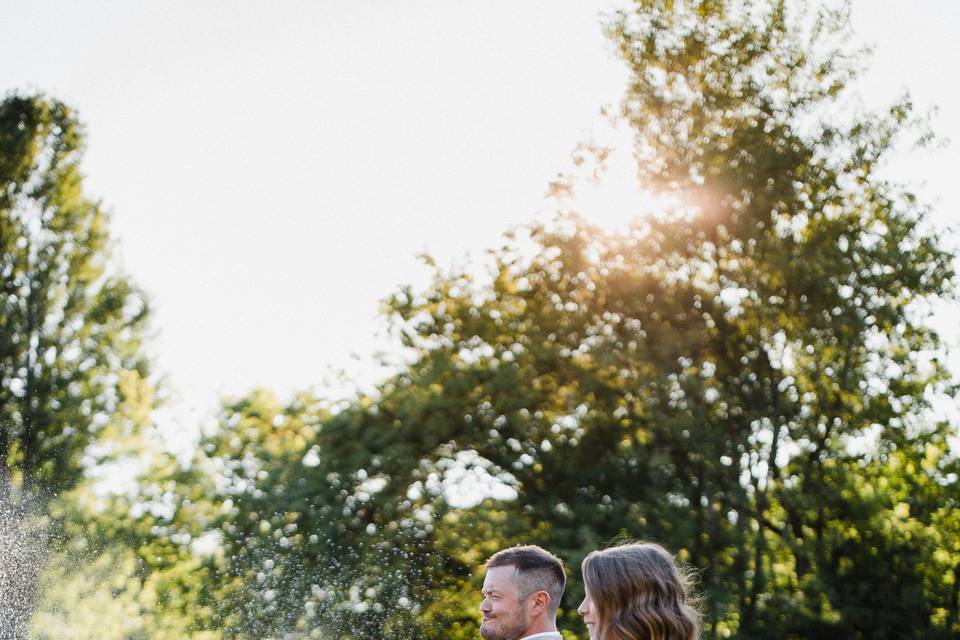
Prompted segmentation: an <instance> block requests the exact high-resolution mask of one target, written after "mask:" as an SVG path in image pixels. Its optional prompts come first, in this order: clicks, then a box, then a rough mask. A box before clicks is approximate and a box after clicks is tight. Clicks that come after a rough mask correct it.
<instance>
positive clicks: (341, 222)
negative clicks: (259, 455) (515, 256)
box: [0, 0, 960, 422]
mask: <svg viewBox="0 0 960 640" xmlns="http://www.w3.org/2000/svg"><path fill="white" fill-rule="evenodd" d="M609 6H610V5H609V4H608V3H607V2H588V1H578V2H547V1H544V0H524V1H523V2H516V1H515V0H513V1H503V0H493V1H491V0H485V1H483V2H479V1H476V2H466V1H450V0H430V1H426V0H424V1H417V2H403V3H401V2H388V1H386V0H382V1H374V0H369V1H362V0H356V1H351V2H333V1H321V0H309V1H308V0H284V1H283V2H272V3H267V2H253V1H237V0H231V1H229V2H227V1H225V0H223V1H221V0H209V1H204V2H196V1H185V0H169V1H167V2H162V3H158V2H146V1H130V2H109V1H107V0H88V1H85V2H67V1H66V0H60V1H52V0H5V2H4V3H3V5H2V7H0V23H2V24H4V25H5V26H6V28H5V29H4V31H5V33H4V36H3V38H0V90H3V91H9V90H20V91H42V92H45V93H47V94H49V95H51V96H54V97H57V98H59V99H61V100H63V101H65V102H67V103H68V104H70V105H72V106H73V107H74V108H75V109H76V110H77V111H78V113H79V115H80V118H81V119H82V121H83V122H84V123H85V125H86V132H87V154H86V157H85V160H84V163H83V168H84V172H85V174H86V187H87V191H88V193H89V194H91V195H93V196H94V197H96V198H98V199H100V200H101V201H102V202H103V204H104V206H105V207H106V208H107V209H108V210H109V211H111V212H112V229H113V233H114V235H115V237H116V238H117V246H116V250H115V251H116V255H117V257H118V259H119V262H120V264H121V265H122V268H123V269H124V270H125V271H126V272H128V273H129V274H130V275H131V276H132V278H133V279H134V280H135V281H136V282H137V283H138V284H139V285H140V286H141V287H142V288H143V289H145V290H146V291H147V293H148V294H149V297H150V300H151V302H152V306H153V311H154V313H153V326H154V336H153V339H152V347H151V348H152V351H153V353H154V356H155V362H156V368H157V370H158V372H161V373H163V374H165V376H166V387H167V388H168V389H169V390H170V393H171V400H170V402H171V407H173V408H175V410H176V411H175V414H176V418H175V420H176V421H179V422H190V421H193V420H200V419H201V418H202V417H203V416H205V415H206V414H208V413H209V412H210V411H212V410H213V409H214V408H215V407H216V406H217V403H218V400H219V398H221V397H223V396H231V395H237V394H242V393H244V392H246V391H248V390H250V389H252V388H254V387H261V386H262V387H267V388H270V389H273V390H275V391H276V392H278V393H279V394H281V395H285V394H289V393H291V392H293V391H295V390H301V389H306V388H310V387H314V388H315V389H317V390H318V391H321V392H323V391H324V390H325V389H329V388H338V389H340V391H341V392H342V391H343V383H342V381H337V379H336V376H335V372H337V371H343V372H345V375H346V378H347V379H348V380H353V381H356V382H357V383H359V384H360V385H362V386H367V385H370V384H372V383H373V382H374V381H375V380H376V379H377V377H378V376H380V375H382V373H383V372H382V370H380V369H378V367H377V366H376V365H375V364H374V362H375V358H374V357H373V353H374V352H375V351H377V350H382V349H387V350H389V349H390V346H391V344H392V343H390V341H389V339H388V338H387V337H386V336H385V335H384V330H383V329H384V324H383V321H382V318H381V317H380V316H379V314H378V308H379V301H380V300H382V299H383V298H384V297H386V296H387V295H389V294H390V293H391V292H392V291H394V290H395V289H396V288H397V287H398V286H399V285H400V284H402V283H413V284H414V285H422V284H424V283H425V282H426V279H427V277H428V275H429V272H428V271H427V270H426V269H425V268H424V267H423V265H422V264H421V262H420V261H419V260H418V258H417V256H418V254H420V253H422V252H424V251H426V252H429V253H430V254H431V255H433V256H434V257H435V258H436V259H437V261H438V262H439V263H440V264H449V263H451V262H452V261H463V260H471V259H477V258H481V257H482V255H483V252H484V249H486V248H489V247H493V246H495V245H496V244H497V243H498V242H499V240H500V236H501V234H502V233H503V232H504V231H507V230H508V229H509V228H511V227H512V226H514V225H518V224H523V223H525V222H527V221H530V220H531V219H533V218H534V217H543V216H547V215H549V214H550V212H551V211H552V209H553V208H554V207H555V205H554V204H553V203H552V202H550V201H548V200H547V199H546V198H545V192H546V187H547V184H548V182H549V181H550V180H551V179H553V178H554V177H555V176H556V174H557V173H558V172H560V171H567V170H569V169H570V167H571V162H570V153H571V152H572V151H573V149H574V148H575V147H576V145H577V144H578V143H579V142H582V141H588V140H598V139H604V140H606V139H607V138H608V137H609V136H610V135H616V133H614V134H611V133H610V131H609V127H608V125H607V124H606V120H605V119H604V118H603V117H602V116H601V114H600V108H601V107H602V106H604V105H612V104H616V103H617V102H618V100H619V98H620V96H621V94H622V90H623V87H624V82H625V78H626V75H625V69H624V68H623V65H622V64H621V63H620V62H619V61H618V60H617V59H616V58H615V56H614V55H613V52H612V50H611V47H610V45H609V44H608V43H607V41H606V40H605V38H604V36H603V33H602V30H601V26H600V19H599V18H600V15H601V14H602V12H604V11H605V10H607V9H608V8H609ZM852 22H853V25H854V29H855V33H856V38H857V40H858V41H860V42H863V43H865V44H873V45H874V47H875V51H874V57H873V63H872V68H871V70H870V71H869V72H868V74H867V75H866V76H865V78H864V79H863V80H862V81H861V83H860V85H859V88H860V91H861V92H862V95H863V97H864V103H865V105H866V106H868V107H880V106H882V105H885V104H888V103H890V102H891V101H892V100H894V99H895V98H897V97H898V96H899V95H901V94H902V93H903V92H904V91H905V90H907V89H909V91H910V93H911V95H912V97H913V99H914V102H915V104H916V105H917V107H918V108H919V109H920V110H921V111H922V110H924V109H928V108H931V107H934V106H938V107H939V112H938V114H937V115H936V116H935V117H934V120H933V126H934V129H935V130H936V131H937V132H938V133H940V134H941V135H942V136H943V137H945V138H952V139H953V140H955V141H956V142H955V144H953V145H952V146H949V147H946V148H941V149H939V150H935V151H928V152H923V153H905V154H903V155H902V156H898V157H897V158H895V159H894V161H893V162H892V163H891V164H890V166H889V167H888V168H887V171H888V172H889V174H890V176H891V177H892V178H894V179H897V180H901V181H904V182H907V183H909V184H911V185H912V186H913V187H914V188H915V190H916V191H917V192H918V193H919V194H920V195H921V197H922V198H923V199H924V200H925V201H927V202H929V203H930V204H932V205H933V206H934V208H935V215H934V219H935V221H936V222H937V223H938V224H940V225H946V224H947V223H949V222H950V221H952V219H953V218H954V217H955V215H954V212H956V211H958V210H960V197H958V195H957V194H956V189H955V183H956V178H955V174H956V171H957V169H958V168H960V80H958V78H960V74H958V73H956V71H955V69H954V68H953V67H954V66H955V65H956V64H957V62H958V61H960V39H958V38H957V37H956V31H957V29H958V27H960V2H955V1H953V0H912V1H907V0H856V1H855V2H853V13H852ZM629 171H630V156H629V150H628V149H627V148H626V145H624V148H622V149H618V150H617V151H616V152H615V157H614V159H613V169H612V170H611V172H612V174H613V175H612V177H611V179H610V186H608V187H607V191H605V192H603V193H601V194H600V195H599V196H595V198H594V204H595V205H596V206H595V207H593V209H590V211H593V210H596V211H597V213H596V214H595V215H596V216H597V218H596V220H597V221H598V222H600V223H602V224H618V223H622V222H625V219H617V216H618V215H623V214H622V213H618V212H623V211H630V210H631V208H630V207H621V206H614V205H617V203H619V202H620V200H618V198H623V199H625V200H624V201H626V200H628V199H629V198H630V197H633V196H632V195H631V194H632V192H631V189H632V188H633V187H632V186H626V185H627V180H626V178H625V176H627V175H628V174H629ZM618 172H619V173H618ZM618 175H619V176H620V178H619V180H620V182H619V183H618V182H617V181H618V178H617V176H618ZM618 184H619V186H617V185H618ZM588 197H589V196H588ZM590 211H586V212H587V213H588V214H589V213H590ZM951 237H952V236H951ZM951 312H952V308H947V307H944V308H943V310H942V311H941V312H939V315H938V318H937V319H936V321H937V323H938V324H942V326H944V327H947V326H950V325H951V323H950V320H951Z"/></svg>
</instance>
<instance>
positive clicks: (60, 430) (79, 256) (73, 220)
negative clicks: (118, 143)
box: [0, 94, 151, 638]
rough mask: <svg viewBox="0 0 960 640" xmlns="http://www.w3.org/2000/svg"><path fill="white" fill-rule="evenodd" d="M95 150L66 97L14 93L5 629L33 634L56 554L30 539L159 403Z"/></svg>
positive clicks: (1, 315) (143, 307)
mask: <svg viewBox="0 0 960 640" xmlns="http://www.w3.org/2000/svg"><path fill="white" fill-rule="evenodd" d="M82 151H83V132H82V128H81V126H80V124H79V122H78V121H77V119H76V116H75V115H74V114H73V113H72V112H71V110H70V109H69V108H68V107H67V106H66V105H64V104H63V103H61V102H59V101H57V100H53V99H49V98H46V97H44V96H40V95H19V94H11V95H8V96H7V97H5V98H4V99H3V100H2V101H0V287H2V295H0V513H2V514H3V523H2V525H0V526H2V528H3V529H4V531H5V538H6V542H7V544H6V545H5V546H6V547H7V548H6V549H5V550H4V554H5V562H4V564H5V565H6V569H5V571H4V574H5V576H6V578H5V579H4V583H3V585H2V586H0V608H2V609H3V610H4V616H3V618H4V620H3V622H2V630H3V632H4V634H5V635H4V637H17V638H19V637H26V636H25V634H26V633H27V620H28V619H29V613H30V611H31V610H32V607H33V602H34V598H35V587H36V578H37V573H38V572H39V571H40V569H41V567H42V562H40V560H39V558H40V557H42V554H40V555H37V554H35V553H33V552H28V550H29V549H32V548H35V547H36V546H37V545H39V547H42V546H43V543H42V541H37V540H35V538H38V537H42V536H43V535H45V532H46V533H49V531H50V530H49V529H43V528H42V527H43V526H44V524H45V522H46V519H45V517H46V515H47V507H48V505H49V503H50V501H51V500H53V499H54V498H56V497H57V496H58V495H60V494H61V493H62V492H65V491H67V490H70V489H71V488H73V487H74V486H76V485H77V483H78V482H79V481H80V480H81V478H82V475H83V471H84V468H85V467H88V468H89V467H90V466H92V465H94V464H96V463H98V462H103V461H105V460H107V459H108V458H109V457H110V456H111V455H112V454H113V453H114V452H113V451H112V450H111V444H110V442H111V441H112V440H117V441H119V440H129V439H131V438H134V437H135V434H134V433H132V432H131V431H130V427H131V425H132V424H133V423H131V422H130V421H129V420H127V419H126V418H125V416H123V415H121V414H122V411H121V407H123V406H124V404H125V403H127V405H128V406H129V402H134V403H140V402H141V400H142V399H143V398H147V400H146V404H147V405H149V404H150V401H149V397H150V394H151V388H150V385H149V384H148V383H147V382H146V380H147V375H148V368H147V359H146V357H145V355H144V350H143V346H142V338H143V335H144V331H145V327H146V321H147V318H148V308H147V304H146V301H145V298H144V296H143V295H142V294H141V293H140V292H139V291H138V290H137V288H136V287H135V286H134V285H133V284H132V282H131V281H130V280H129V279H128V278H127V277H126V276H124V275H123V274H121V273H119V272H118V271H117V270H116V269H115V268H113V267H112V266H111V265H110V263H109V249H110V239H109V233H108V229H107V215H106V213H105V212H104V211H103V209H102V208H101V207H100V205H99V204H97V203H96V202H93V201H91V200H90V199H88V198H87V197H86V196H85V195H84V193H83V177H82V175H81V173H80V160H81V156H82ZM146 410H147V411H149V406H147V407H146ZM118 439H119V440H118ZM129 441H131V442H132V440H129ZM85 458H86V460H85Z"/></svg>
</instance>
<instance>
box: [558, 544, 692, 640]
mask: <svg viewBox="0 0 960 640" xmlns="http://www.w3.org/2000/svg"><path fill="white" fill-rule="evenodd" d="M582 568H583V581H584V585H585V587H586V592H587V594H586V597H585V598H584V599H583V602H582V603H581V604H580V607H579V608H578V609H577V612H578V613H579V614H580V615H582V616H583V621H584V623H586V625H587V629H588V630H589V632H590V640H696V638H697V637H698V636H699V634H700V614H699V612H698V611H697V609H696V602H695V600H694V598H693V594H692V591H691V579H690V576H689V575H688V573H687V572H685V571H684V570H683V569H681V568H680V566H679V565H678V564H677V563H676V561H675V560H674V559H673V556H671V555H670V554H669V553H668V552H667V550H666V549H664V548H663V547H661V546H660V545H658V544H654V543H652V542H634V543H631V544H625V545H622V546H619V547H611V548H610V549H604V550H603V551H594V552H593V553H591V554H590V555H588V556H587V557H586V558H585V559H584V560H583V565H582Z"/></svg>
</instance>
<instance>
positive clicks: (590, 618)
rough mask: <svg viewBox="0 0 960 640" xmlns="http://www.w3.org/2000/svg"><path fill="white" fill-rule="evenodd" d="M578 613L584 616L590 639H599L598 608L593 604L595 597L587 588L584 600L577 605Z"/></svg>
mask: <svg viewBox="0 0 960 640" xmlns="http://www.w3.org/2000/svg"><path fill="white" fill-rule="evenodd" d="M577 613H579V614H580V615H582V616H583V623H584V624H586V625H587V632H588V633H589V634H590V640H599V636H598V635H597V609H596V607H594V606H593V598H591V597H590V591H589V590H587V594H586V597H585V598H584V599H583V602H581V603H580V606H579V607H577Z"/></svg>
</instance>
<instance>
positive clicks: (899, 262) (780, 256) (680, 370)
mask: <svg viewBox="0 0 960 640" xmlns="http://www.w3.org/2000/svg"><path fill="white" fill-rule="evenodd" d="M609 33H610V35H611V37H612V38H613V40H614V42H615V43H616V45H617V47H618V49H619V51H620V55H621V56H622V58H623V59H624V61H625V62H626V63H627V65H628V67H629V69H630V70H631V80H630V84H629V88H628V90H627V94H626V96H625V98H624V101H623V103H622V111H621V117H622V120H623V121H624V122H626V123H627V124H628V125H629V126H630V127H631V128H632V129H633V132H634V134H635V148H634V153H635V157H636V158H637V168H638V172H637V175H638V179H639V180H640V181H641V185H642V186H643V187H645V188H649V189H652V190H656V191H658V192H660V193H662V194H668V195H669V196H671V197H672V201H673V202H674V203H675V204H674V205H673V206H672V207H669V208H668V210H667V211H665V212H660V213H651V214H650V215H647V216H645V217H643V218H641V219H639V220H638V221H637V222H636V223H635V224H634V225H633V227H632V229H631V230H630V231H629V232H628V233H626V234H607V233H604V232H602V231H600V230H598V229H595V228H592V227H591V226H590V225H589V224H587V223H586V222H584V221H582V220H580V219H577V218H576V217H572V218H567V219H566V220H564V221H561V222H560V223H559V224H558V225H556V226H555V227H550V226H541V227H537V228H534V229H533V231H532V234H531V237H532V239H533V241H534V244H535V247H534V249H533V250H532V251H527V250H524V248H523V247H524V243H522V242H510V241H508V243H507V245H506V246H505V247H504V248H502V249H500V250H498V251H496V252H494V259H493V267H492V270H491V275H490V279H489V281H487V282H483V281H477V279H476V278H474V277H472V276H471V275H470V273H471V272H470V270H468V269H463V270H456V269H455V270H453V271H451V272H444V271H442V270H440V269H438V270H437V274H436V278H435V280H434V283H433V284H432V285H431V286H430V287H429V288H428V289H427V290H426V291H423V292H414V291H411V290H404V291H401V292H400V293H398V294H397V295H395V296H393V297H392V298H391V299H390V300H389V302H388V308H389V309H390V311H391V312H392V313H393V314H394V316H395V318H396V319H397V320H398V322H399V325H400V331H401V336H402V338H403V339H404V340H405V343H406V345H407V346H408V347H409V349H410V360H411V364H410V365H409V367H407V368H406V369H405V370H404V371H403V372H402V373H401V374H399V375H398V376H397V377H396V378H395V379H393V380H391V381H389V382H388V383H387V384H385V385H384V387H383V388H382V395H381V397H380V398H378V399H377V401H376V403H375V406H376V412H375V413H374V415H372V416H368V417H365V418H364V422H363V428H362V432H363V433H374V434H376V435H373V436H370V438H371V439H375V440H376V444H375V445H374V447H373V451H374V452H375V453H376V454H377V455H378V456H379V457H380V458H383V459H386V458H387V457H388V455H387V452H390V455H391V456H393V457H396V458H397V459H400V460H405V461H407V462H405V463H404V464H406V465H407V467H408V469H409V470H411V473H410V476H409V477H410V478H411V480H413V481H416V480H417V478H418V477H423V474H425V473H429V472H433V473H437V474H441V475H442V473H443V470H444V469H445V468H449V466H450V461H453V460H456V459H457V457H458V456H459V455H460V454H462V453H464V452H474V453H476V454H477V455H478V460H479V462H478V464H479V465H481V466H487V467H488V468H489V469H492V470H494V472H495V473H498V474H499V475H500V477H501V478H503V479H504V480H505V481H506V482H509V483H512V484H513V485H514V486H515V487H516V488H517V491H518V493H519V497H518V499H517V500H516V501H515V502H514V503H512V504H509V503H505V504H503V505H502V508H504V509H506V510H508V511H510V512H512V513H513V514H515V518H517V519H519V520H520V521H525V522H526V523H527V527H526V536H525V537H526V539H528V540H533V541H537V540H539V541H542V542H544V543H545V544H548V545H549V546H551V548H553V549H556V550H558V551H560V552H562V553H564V554H565V556H566V557H567V558H568V559H570V560H572V561H574V562H576V561H578V560H579V558H580V557H582V555H583V553H585V551H587V550H589V549H590V548H593V547H596V546H598V545H600V544H603V543H605V542H606V541H609V540H610V539H612V538H613V537H615V536H616V535H618V534H619V533H625V534H627V535H629V536H631V537H653V538H656V539H659V540H661V541H663V542H665V543H666V544H667V545H668V546H669V547H670V548H672V549H674V550H677V551H678V552H679V553H680V555H681V557H682V558H684V559H686V560H688V561H689V562H691V563H692V564H694V565H695V566H696V567H698V568H699V569H700V570H701V579H702V589H703V591H704V593H705V595H706V599H705V614H706V620H707V636H708V637H727V636H729V635H734V636H736V637H740V638H772V637H789V638H802V637H812V636H816V637H824V638H826V637H837V638H856V637H871V638H893V637H905V636H904V634H905V633H907V634H910V635H909V637H918V638H919V637H924V638H929V637H935V636H936V635H937V634H939V635H941V636H943V637H947V636H948V635H950V634H951V633H955V632H956V631H957V628H956V626H955V622H952V621H953V620H955V617H956V607H955V606H954V605H953V604H950V605H949V606H947V604H946V603H948V602H955V600H956V598H955V597H954V595H953V594H954V591H955V590H954V589H953V587H952V586H951V584H952V583H951V582H950V580H949V578H948V577H949V576H950V575H953V573H952V572H953V571H954V569H953V568H952V567H954V566H955V565H952V564H951V562H953V560H952V559H950V560H948V558H954V557H955V556H953V555H952V553H953V552H952V551H948V549H952V548H954V547H953V545H954V544H955V543H954V542H947V541H946V540H944V539H943V537H942V536H943V532H942V531H939V530H938V529H937V522H938V521H940V519H941V518H942V517H943V515H944V512H942V511H940V510H939V508H935V507H934V504H935V503H933V502H927V503H925V506H924V508H915V507H913V506H911V505H913V504H914V502H916V501H918V499H917V498H915V497H914V498H910V499H906V497H905V494H902V495H900V496H898V495H897V493H896V492H894V491H881V492H876V491H874V492H873V493H870V492H869V491H867V489H866V487H867V486H874V485H873V484H871V483H879V482H880V480H879V479H880V478H885V479H886V480H885V481H886V482H898V483H905V484H906V485H910V486H928V487H929V486H932V485H935V486H939V487H941V488H944V489H943V491H942V495H944V496H945V495H946V494H947V493H948V490H947V489H945V487H951V488H952V487H953V486H954V485H955V483H956V477H955V476H951V475H950V473H951V472H950V469H951V468H952V466H953V465H955V458H954V457H952V456H950V455H948V454H946V453H942V455H941V456H940V457H939V458H936V460H937V462H936V463H935V464H933V463H931V462H930V461H929V460H928V458H927V456H928V453H925V452H929V451H930V450H933V451H941V452H945V451H947V449H946V437H947V435H948V434H949V432H950V428H949V425H945V424H942V423H937V422H935V421H933V420H931V419H930V418H929V415H928V407H929V399H930V397H931V394H934V393H937V392H947V393H952V387H951V386H950V385H949V384H948V375H947V372H946V371H945V369H944V368H943V366H942V363H941V362H940V361H939V360H938V359H937V358H936V357H934V356H933V355H932V354H935V353H938V351H939V349H940V347H941V345H940V342H939V339H938V336H937V335H936V333H935V332H934V331H932V330H931V329H930V328H929V327H927V326H926V325H925V324H924V321H923V317H922V314H921V310H922V308H923V304H924V301H927V300H929V299H931V298H935V297H938V296H946V295H950V293H951V290H952V281H953V277H954V272H953V268H952V256H951V255H950V254H949V253H948V252H946V251H945V250H944V249H943V248H941V246H940V245H939V242H938V238H937V236H936V235H935V233H933V232H932V230H930V229H929V227H928V226H927V225H925V222H924V214H925V210H924V208H923V207H922V206H921V205H920V204H919V203H918V202H917V201H916V199H915V198H914V197H913V196H912V195H911V194H910V193H909V192H908V191H907V190H905V189H903V188H901V187H899V186H898V185H896V184H892V183H890V182H888V181H885V180H884V179H882V178H881V177H880V175H879V171H880V168H881V166H882V162H883V160H884V158H885V157H886V155H887V154H888V153H889V152H890V151H891V150H892V149H894V148H896V145H897V144H898V141H899V138H900V137H902V135H904V134H906V133H907V132H909V131H911V119H910V118H911V112H912V107H911V105H910V103H909V100H906V99H904V100H903V101H901V102H898V103H897V104H894V105H892V106H891V107H890V109H889V110H888V111H887V112H885V113H880V114H867V115H856V114H853V115H843V116H842V117H841V116H840V115H838V114H844V113H848V112H845V111H844V110H843V109H841V107H842V105H843V104H844V99H845V98H846V97H847V96H849V94H850V92H849V91H847V88H848V86H849V84H850V82H851V80H852V79H854V78H855V77H856V73H857V69H858V63H859V60H858V58H857V56H856V55H854V54H851V53H850V52H848V51H846V50H845V49H844V46H845V42H846V41H847V40H848V39H849V38H848V35H849V31H848V25H847V23H846V16H845V15H844V14H843V13H842V12H831V11H821V12H819V13H811V12H809V11H808V10H807V7H806V5H805V3H800V2H785V1H784V2H770V3H751V2H723V1H719V2H693V1H690V2H681V1H667V0H664V1H656V0H640V1H638V2H636V3H635V5H634V8H633V10H632V11H629V12H623V13H620V14H618V15H617V16H616V17H615V18H614V19H613V20H612V21H611V23H610V24H609ZM918 135H919V136H920V137H921V138H923V137H924V136H925V132H923V131H920V132H919V134H918ZM358 429H359V428H358ZM864 443H868V444H867V446H864ZM858 450H859V452H858ZM903 473H906V477H903V476H902V474H903ZM417 474H420V475H419V476H418V475H417ZM896 477H900V480H896V481H894V479H893V478H896ZM950 491H952V489H951V490H950ZM898 523H899V524H898ZM894 525H896V526H894ZM901 526H902V527H906V528H907V529H909V530H910V532H911V533H910V537H909V538H908V540H909V542H904V541H903V540H898V539H897V534H896V532H897V531H898V530H900V527H901ZM468 537H469V536H468ZM930 553H934V555H937V556H938V557H940V558H941V560H938V562H942V563H944V564H943V565H941V566H942V568H945V569H946V572H945V573H944V572H941V573H939V574H938V572H937V571H936V570H934V569H933V568H932V567H931V568H928V567H927V566H926V564H927V563H922V562H919V560H920V559H922V558H925V557H929V555H928V554H930ZM911 558H912V559H913V560H911ZM936 575H939V577H936V578H934V577H933V576H936ZM945 575H946V576H948V577H944V576H945ZM878 580H884V581H886V584H887V585H888V586H889V588H888V589H875V588H874V589H871V588H869V587H868V585H870V584H875V583H876V581H878ZM570 602H571V603H572V600H571V601H570ZM897 620H899V621H901V622H903V621H909V622H907V623H906V627H908V628H909V631H905V630H904V625H902V624H895V623H894V622H895V621H897ZM948 621H950V622H948Z"/></svg>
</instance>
